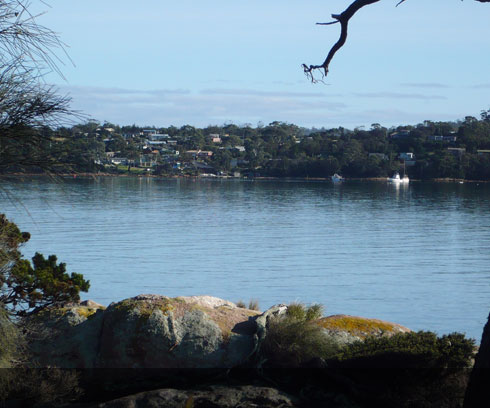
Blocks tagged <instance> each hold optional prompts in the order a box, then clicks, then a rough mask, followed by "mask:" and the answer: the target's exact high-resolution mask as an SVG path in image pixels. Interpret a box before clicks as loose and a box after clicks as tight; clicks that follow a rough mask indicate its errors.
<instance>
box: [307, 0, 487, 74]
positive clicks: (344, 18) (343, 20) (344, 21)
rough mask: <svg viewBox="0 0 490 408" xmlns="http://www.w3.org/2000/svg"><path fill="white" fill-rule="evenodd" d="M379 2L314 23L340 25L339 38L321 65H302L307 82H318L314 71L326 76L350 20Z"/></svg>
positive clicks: (363, 0) (369, 0)
mask: <svg viewBox="0 0 490 408" xmlns="http://www.w3.org/2000/svg"><path fill="white" fill-rule="evenodd" d="M379 1H380V0H354V1H353V2H352V3H351V4H350V6H349V7H347V8H346V9H345V10H344V12H342V13H341V14H332V18H333V19H334V21H331V22H328V23H316V24H317V25H333V24H337V23H340V37H339V39H338V41H337V42H336V43H335V44H334V45H333V46H332V48H331V49H330V51H329V53H328V55H327V58H326V59H325V61H324V62H323V63H322V64H321V65H307V64H302V67H303V71H304V73H305V75H306V77H307V78H308V79H309V80H311V81H312V82H313V83H316V82H319V80H318V79H317V78H315V76H314V73H315V71H316V70H318V71H320V73H321V75H322V79H323V78H325V77H326V76H327V75H328V69H329V66H330V62H331V61H332V58H333V57H334V55H335V54H336V53H337V51H338V50H340V49H341V48H342V47H343V46H344V44H345V42H346V40H347V32H348V28H349V21H350V19H351V18H352V17H353V16H354V14H356V13H357V12H358V11H359V10H360V9H361V8H363V7H364V6H368V5H370V4H373V3H377V2H379ZM405 1H406V0H400V1H399V2H398V3H397V4H396V6H397V7H398V6H399V5H400V4H402V3H404V2H405ZM476 1H478V2H480V3H490V0H476Z"/></svg>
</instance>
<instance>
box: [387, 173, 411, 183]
mask: <svg viewBox="0 0 490 408" xmlns="http://www.w3.org/2000/svg"><path fill="white" fill-rule="evenodd" d="M388 182H389V183H397V184H408V183H409V182H410V179H409V178H408V176H407V175H406V174H405V175H404V176H403V177H400V173H395V174H394V175H393V177H388Z"/></svg>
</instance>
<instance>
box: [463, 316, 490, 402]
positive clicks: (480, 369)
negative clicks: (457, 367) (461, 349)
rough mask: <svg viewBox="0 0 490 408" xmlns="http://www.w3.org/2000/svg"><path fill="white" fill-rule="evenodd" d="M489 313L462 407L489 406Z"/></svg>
mask: <svg viewBox="0 0 490 408" xmlns="http://www.w3.org/2000/svg"><path fill="white" fill-rule="evenodd" d="M489 384H490V314H489V315H488V321H487V324H486V325H485V327H484V328H483V334H482V338H481V343H480V348H479V350H478V354H477V355H476V357H475V365H474V367H473V370H472V372H471V376H470V381H469V384H468V388H467V390H466V396H465V400H464V408H477V407H490V391H489V390H488V385H489Z"/></svg>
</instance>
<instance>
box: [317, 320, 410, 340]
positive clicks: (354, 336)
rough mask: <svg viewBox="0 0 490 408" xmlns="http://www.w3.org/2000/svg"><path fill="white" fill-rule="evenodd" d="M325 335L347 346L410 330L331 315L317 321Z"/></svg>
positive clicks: (386, 323) (382, 322) (393, 325)
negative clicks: (367, 339)
mask: <svg viewBox="0 0 490 408" xmlns="http://www.w3.org/2000/svg"><path fill="white" fill-rule="evenodd" d="M318 324H319V325H320V326H321V327H323V329H324V330H325V334H327V335H328V336H330V337H332V338H333V339H334V340H335V341H337V342H338V343H339V344H349V343H353V342H355V341H358V340H364V339H365V338H366V337H370V336H374V337H381V336H386V337H390V336H393V335H394V334H397V333H408V332H410V331H411V330H410V329H408V328H406V327H404V326H401V325H399V324H396V323H390V322H386V321H384V320H378V319H368V318H364V317H358V316H348V315H333V316H328V317H324V318H322V319H320V320H318Z"/></svg>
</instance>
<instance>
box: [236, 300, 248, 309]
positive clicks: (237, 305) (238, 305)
mask: <svg viewBox="0 0 490 408" xmlns="http://www.w3.org/2000/svg"><path fill="white" fill-rule="evenodd" d="M236 307H239V308H240V309H245V308H246V307H247V305H246V304H245V302H244V301H243V300H239V301H238V302H236Z"/></svg>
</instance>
